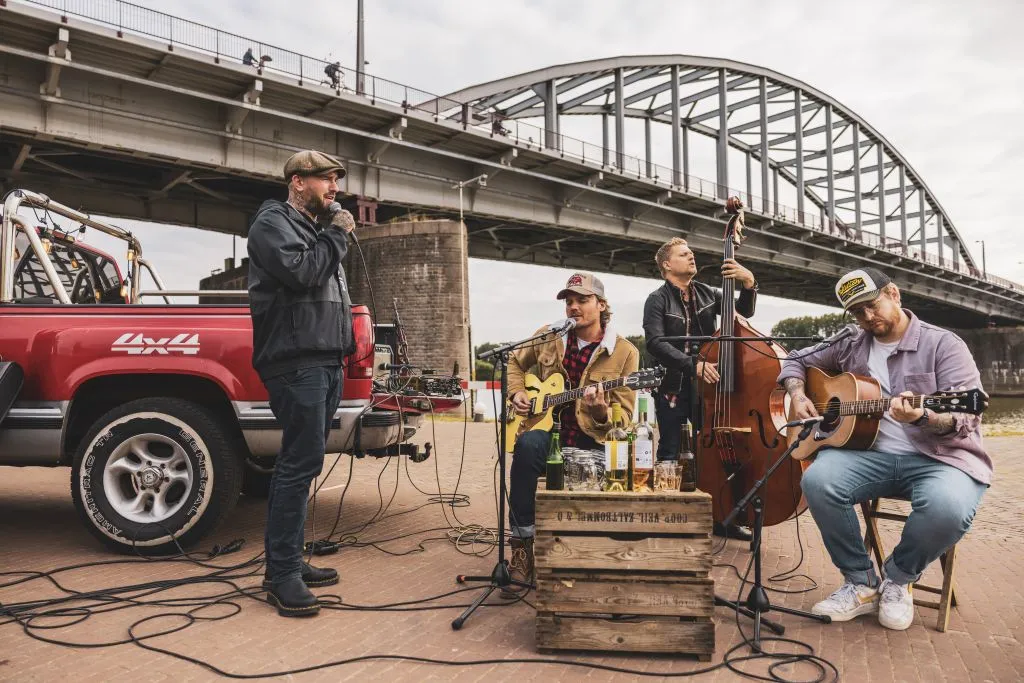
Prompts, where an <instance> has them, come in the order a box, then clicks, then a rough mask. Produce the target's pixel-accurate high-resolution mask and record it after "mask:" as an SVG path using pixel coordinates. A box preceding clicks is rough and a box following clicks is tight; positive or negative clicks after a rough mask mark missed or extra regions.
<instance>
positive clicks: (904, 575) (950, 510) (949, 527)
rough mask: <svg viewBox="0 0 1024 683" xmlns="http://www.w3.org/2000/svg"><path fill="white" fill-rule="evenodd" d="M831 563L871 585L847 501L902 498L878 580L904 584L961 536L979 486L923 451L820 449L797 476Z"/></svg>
mask: <svg viewBox="0 0 1024 683" xmlns="http://www.w3.org/2000/svg"><path fill="white" fill-rule="evenodd" d="M801 486H802V487H803V491H804V495H805V496H806V498H807V504H808V506H809V507H810V510H811V514H812V515H813V516H814V521H815V522H816V523H817V524H818V529H820V531H821V537H822V540H823V541H824V542H825V548H826V549H827V550H828V553H829V555H830V556H831V557H832V563H833V564H834V565H835V566H836V567H837V568H838V569H839V571H841V572H842V573H843V576H844V577H846V579H847V580H848V581H852V582H854V583H859V584H863V585H867V586H874V585H877V584H878V575H877V574H876V573H875V570H874V567H873V566H872V564H871V558H870V557H869V556H868V552H867V550H866V549H865V547H864V539H863V538H862V536H861V531H860V523H859V522H858V520H857V514H856V512H854V508H853V506H854V505H856V504H857V503H862V502H864V501H868V500H871V499H873V498H879V497H884V498H903V499H906V500H909V501H910V503H911V507H912V511H911V513H910V515H909V517H908V519H907V522H906V524H905V525H904V526H903V534H902V536H901V538H900V542H899V544H898V545H897V546H896V548H895V549H894V550H893V551H892V554H891V555H890V556H889V557H888V558H887V559H886V560H885V565H884V567H882V568H881V571H882V572H883V574H884V575H885V577H886V578H888V579H890V580H891V581H894V582H896V583H899V584H904V585H905V584H908V583H913V582H915V581H917V580H918V579H919V578H921V573H922V572H923V571H924V570H925V567H927V566H928V565H929V564H931V563H932V562H934V561H935V560H936V559H938V557H939V556H940V555H942V553H944V552H945V551H946V550H947V549H949V548H950V547H951V546H952V545H953V544H955V543H956V542H957V541H959V540H960V538H961V537H962V536H963V535H964V534H965V533H967V530H968V529H970V528H971V521H972V520H973V519H974V513H975V511H976V510H977V509H978V504H979V503H980V502H981V497H982V495H983V494H984V493H985V489H986V488H987V486H986V485H985V484H981V483H979V482H977V481H975V480H974V479H971V478H970V477H969V476H968V475H966V474H965V473H964V472H962V471H961V470H958V469H956V468H955V467H952V466H951V465H946V464H944V463H941V462H939V461H937V460H933V459H931V458H929V457H927V456H924V455H893V454H891V453H879V452H878V451H851V450H843V449H833V448H828V449H825V450H823V451H821V452H820V453H818V455H817V458H816V459H815V460H814V462H813V463H812V464H811V466H810V468H808V470H807V471H806V472H804V475H803V479H802V480H801Z"/></svg>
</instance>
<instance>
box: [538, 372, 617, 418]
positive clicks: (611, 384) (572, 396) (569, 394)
mask: <svg viewBox="0 0 1024 683" xmlns="http://www.w3.org/2000/svg"><path fill="white" fill-rule="evenodd" d="M626 379H627V378H625V377H620V378H618V379H610V380H608V381H606V382H601V388H602V389H604V390H605V391H608V390H609V389H614V388H615V387H621V386H622V385H624V384H625V383H626ZM596 386H597V385H596V384H590V385H588V386H585V387H580V388H579V389H571V390H569V391H563V392H562V393H560V394H553V395H551V396H545V397H544V409H545V410H547V409H548V408H550V407H551V406H557V405H558V404H560V403H568V402H569V401H575V400H577V399H579V398H582V397H583V392H584V391H586V390H587V389H589V388H590V387H596Z"/></svg>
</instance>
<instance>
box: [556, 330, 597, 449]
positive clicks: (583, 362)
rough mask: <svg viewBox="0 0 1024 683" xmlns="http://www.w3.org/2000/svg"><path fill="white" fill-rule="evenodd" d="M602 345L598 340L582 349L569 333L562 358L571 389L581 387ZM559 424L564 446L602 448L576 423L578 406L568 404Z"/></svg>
mask: <svg viewBox="0 0 1024 683" xmlns="http://www.w3.org/2000/svg"><path fill="white" fill-rule="evenodd" d="M600 344H601V340H600V339H598V340H597V341H595V342H591V343H589V344H587V345H586V346H584V347H583V348H582V349H581V348H580V345H579V343H578V342H577V340H576V335H575V333H573V332H570V333H569V337H568V338H567V339H566V340H565V356H564V357H563V358H562V365H563V366H565V371H566V373H567V374H568V375H569V387H570V388H573V389H575V388H578V387H579V385H580V380H581V379H583V371H584V370H586V369H587V364H588V363H590V358H591V356H593V355H594V351H595V350H596V349H597V347H598V346H599V345H600ZM559 424H560V429H559V435H560V436H559V438H560V439H561V445H562V446H571V447H574V448H598V447H599V446H600V444H598V443H597V442H596V441H594V440H593V439H592V438H590V437H589V436H587V434H586V433H584V432H583V430H582V429H580V425H579V423H578V422H577V421H576V406H575V404H574V403H569V404H566V405H565V407H563V408H562V412H561V416H560V418H559Z"/></svg>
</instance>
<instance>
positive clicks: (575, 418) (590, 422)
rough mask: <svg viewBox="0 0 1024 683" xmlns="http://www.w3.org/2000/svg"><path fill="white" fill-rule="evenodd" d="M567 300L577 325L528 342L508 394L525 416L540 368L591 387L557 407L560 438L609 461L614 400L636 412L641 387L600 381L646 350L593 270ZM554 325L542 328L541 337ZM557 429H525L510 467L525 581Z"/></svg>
mask: <svg viewBox="0 0 1024 683" xmlns="http://www.w3.org/2000/svg"><path fill="white" fill-rule="evenodd" d="M555 298H556V299H558V300H564V301H565V316H566V317H567V318H572V319H573V320H574V321H575V322H576V325H575V327H574V328H573V329H571V330H569V331H567V332H564V333H562V334H561V335H558V334H549V335H548V336H547V337H545V338H543V339H541V340H540V341H538V342H535V343H532V344H527V345H525V346H522V347H520V348H519V349H517V350H516V351H515V352H514V353H513V354H512V355H510V356H509V362H508V395H509V397H510V398H509V401H510V403H511V404H512V408H513V409H514V410H515V411H516V412H517V413H519V414H521V415H525V414H527V413H528V411H529V408H530V398H529V395H528V394H527V392H526V384H525V376H526V373H527V372H528V371H530V368H532V367H533V366H534V365H536V366H537V375H538V377H539V378H540V380H541V381H544V380H546V379H548V378H549V377H551V375H554V374H556V373H558V374H561V375H563V376H564V377H565V384H566V387H568V388H573V389H577V388H580V387H586V389H585V390H584V393H583V395H582V397H581V398H579V399H577V400H576V401H573V402H571V403H566V404H564V405H563V406H562V407H561V409H558V408H556V409H555V419H556V420H557V421H558V433H559V443H560V444H561V446H562V452H563V454H565V455H566V456H567V457H569V456H572V455H575V453H577V452H579V451H592V452H594V456H595V457H598V458H600V459H601V461H603V460H604V445H603V444H604V440H605V436H606V435H607V433H608V430H609V429H611V428H612V415H611V405H612V404H613V403H619V404H621V406H622V410H623V412H624V413H625V416H626V419H627V420H631V419H632V417H633V403H634V401H635V397H636V392H635V391H633V389H631V388H630V387H628V386H621V387H616V388H614V389H610V390H609V391H607V392H606V391H604V390H603V389H602V388H601V384H600V382H602V381H605V380H610V379H616V378H619V377H626V376H628V375H630V374H631V373H634V372H636V371H637V368H638V367H639V365H640V352H639V351H638V350H637V348H636V347H635V346H633V344H632V343H630V341H629V340H628V339H626V338H625V337H623V336H621V335H619V334H617V333H616V331H615V328H614V326H613V325H612V324H611V318H612V307H611V304H609V303H608V299H607V298H606V297H605V292H604V284H603V283H602V282H601V281H600V280H599V279H597V277H595V276H594V275H593V274H591V273H573V274H572V275H570V276H569V279H568V281H566V283H565V287H563V288H562V289H561V290H560V291H559V292H558V294H557V295H556V296H555ZM547 329H548V328H546V327H542V328H541V329H539V330H537V332H536V334H538V335H539V334H542V333H543V332H544V331H545V330H547ZM550 443H551V434H550V433H549V432H546V431H543V430H532V431H528V432H525V433H524V434H522V435H521V436H520V437H519V438H518V439H517V440H516V443H515V448H514V450H513V452H512V467H511V468H510V471H509V482H510V486H509V494H508V497H509V521H510V523H511V527H512V537H511V538H510V539H509V545H510V546H511V549H512V557H511V561H510V563H509V564H510V570H511V571H510V574H511V576H512V578H513V579H514V580H516V581H519V582H520V583H522V584H529V583H532V582H533V578H534V555H533V537H534V532H535V525H534V516H535V513H536V506H535V501H534V497H535V495H536V492H537V477H539V476H540V475H541V474H543V473H544V468H545V461H546V460H547V455H548V447H549V446H550ZM521 591H522V586H519V587H518V590H517V587H516V586H505V587H503V588H502V591H501V593H502V597H504V598H506V599H509V598H515V597H517V596H518V595H520V593H521Z"/></svg>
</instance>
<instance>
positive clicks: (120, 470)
mask: <svg viewBox="0 0 1024 683" xmlns="http://www.w3.org/2000/svg"><path fill="white" fill-rule="evenodd" d="M194 476H195V475H194V472H193V469H192V463H191V461H190V460H189V459H188V456H187V455H186V454H185V451H184V450H183V449H182V448H181V446H179V445H178V444H177V443H175V442H174V441H173V440H172V439H169V438H167V437H166V436H162V435H160V434H138V435H136V436H133V437H132V438H130V439H128V440H127V441H125V442H124V443H122V444H121V445H120V446H118V447H117V449H116V450H115V451H114V452H113V453H112V454H111V455H110V458H109V459H108V460H107V466H106V467H105V468H104V469H103V488H104V490H105V491H106V494H107V500H108V501H109V502H110V505H111V507H112V508H114V511H115V512H117V514H119V515H121V516H122V517H124V518H125V519H129V520H131V521H133V522H139V523H142V524H146V523H153V522H163V521H164V520H166V519H167V518H169V517H171V516H172V515H174V514H175V513H176V512H178V511H179V510H180V509H181V508H182V507H183V506H184V505H185V499H186V496H187V494H188V492H189V490H191V488H192V482H193V480H194Z"/></svg>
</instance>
